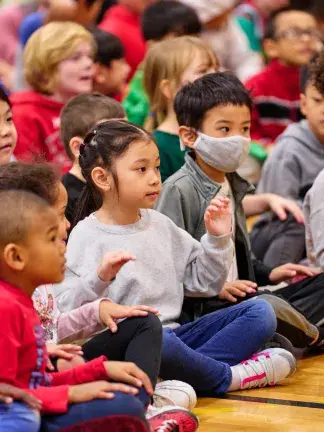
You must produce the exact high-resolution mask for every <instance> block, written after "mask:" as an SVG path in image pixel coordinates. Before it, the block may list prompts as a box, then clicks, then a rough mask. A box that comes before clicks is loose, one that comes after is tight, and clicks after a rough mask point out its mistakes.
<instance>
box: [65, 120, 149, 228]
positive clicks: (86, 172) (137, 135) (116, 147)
mask: <svg viewBox="0 0 324 432" xmlns="http://www.w3.org/2000/svg"><path fill="white" fill-rule="evenodd" d="M151 139H152V137H151V135H150V134H148V133H147V132H146V131H145V130H144V129H142V128H141V127H139V126H137V125H135V124H133V123H129V122H127V121H126V120H108V121H106V122H103V123H100V124H99V125H98V126H95V127H94V128H93V129H92V130H91V131H90V132H89V133H88V134H87V136H86V137H85V139H84V141H83V143H82V144H81V146H80V156H79V164H80V167H81V171H82V175H83V177H84V178H85V180H86V182H87V184H86V187H85V188H84V190H83V192H82V194H81V196H80V198H79V200H78V203H77V207H76V212H75V218H74V221H73V227H74V226H75V225H77V223H78V222H80V221H81V220H83V219H84V218H86V217H87V216H89V215H90V214H91V213H93V212H95V211H96V210H99V208H100V207H101V206H102V203H103V198H102V194H101V192H100V191H99V190H98V189H97V187H96V185H95V184H94V183H93V180H92V176H91V173H92V170H93V169H94V168H95V167H98V166H99V167H102V168H104V169H106V170H108V171H109V172H110V173H111V174H112V176H113V179H114V182H115V188H116V190H117V193H118V178H117V175H116V173H115V170H114V162H115V160H116V159H118V158H119V157H120V156H122V155H123V154H124V153H125V152H126V151H127V150H128V148H129V147H130V145H131V144H132V143H133V142H134V141H143V140H144V141H145V140H147V141H150V140H151Z"/></svg>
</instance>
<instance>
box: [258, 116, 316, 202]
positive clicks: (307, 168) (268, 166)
mask: <svg viewBox="0 0 324 432" xmlns="http://www.w3.org/2000/svg"><path fill="white" fill-rule="evenodd" d="M323 168H324V143H323V144H322V143H321V142H320V141H319V140H318V139H317V138H316V136H315V135H314V134H313V132H312V131H311V130H310V128H309V124H308V121H307V120H303V121H301V122H300V123H295V124H292V125H290V126H288V128H287V129H286V131H285V132H284V133H283V134H282V135H281V136H280V137H279V138H278V140H277V143H276V146H275V148H274V150H273V152H272V153H271V155H270V157H269V158H268V160H267V161H266V163H265V165H264V167H263V171H262V176H261V180H260V183H259V185H258V188H257V193H267V192H270V193H276V194H279V195H281V196H283V197H286V198H291V199H294V200H295V201H298V200H300V199H301V200H303V198H304V196H305V193H306V192H307V190H308V189H309V187H310V186H312V184H313V183H314V180H315V178H316V177H317V175H318V174H319V172H320V171H321V170H322V169H323Z"/></svg>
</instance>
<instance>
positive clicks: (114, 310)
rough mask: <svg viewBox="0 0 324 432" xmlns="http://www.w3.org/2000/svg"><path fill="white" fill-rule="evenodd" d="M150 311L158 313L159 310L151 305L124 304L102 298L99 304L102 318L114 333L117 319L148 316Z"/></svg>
mask: <svg viewBox="0 0 324 432" xmlns="http://www.w3.org/2000/svg"><path fill="white" fill-rule="evenodd" d="M149 312H152V313H153V314H155V315H156V314H158V310H157V309H155V308H152V307H150V306H143V305H139V306H122V305H119V304H116V303H113V302H110V301H107V300H104V299H103V300H101V302H100V305H99V317H100V320H101V321H102V322H103V323H104V324H106V326H107V327H108V328H109V330H110V331H111V332H112V333H116V331H117V324H116V322H115V321H116V320H119V319H123V318H130V317H138V316H147V315H148V313H149Z"/></svg>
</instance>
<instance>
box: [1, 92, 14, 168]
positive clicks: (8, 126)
mask: <svg viewBox="0 0 324 432" xmlns="http://www.w3.org/2000/svg"><path fill="white" fill-rule="evenodd" d="M16 142H17V130H16V128H15V125H14V123H13V121H12V114H11V104H10V101H9V98H8V96H7V94H6V92H5V91H4V90H3V89H1V88H0V165H5V164H7V163H8V162H10V160H11V159H12V154H13V152H14V150H15V147H16Z"/></svg>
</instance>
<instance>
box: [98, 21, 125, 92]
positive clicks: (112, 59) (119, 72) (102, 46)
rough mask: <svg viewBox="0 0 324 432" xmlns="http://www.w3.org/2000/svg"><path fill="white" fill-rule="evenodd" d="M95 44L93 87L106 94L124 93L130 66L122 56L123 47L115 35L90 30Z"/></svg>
mask: <svg viewBox="0 0 324 432" xmlns="http://www.w3.org/2000/svg"><path fill="white" fill-rule="evenodd" d="M92 35H93V36H94V38H95V41H96V44H97V51H96V56H95V59H94V62H95V64H94V76H93V89H94V91H97V92H99V93H102V94H104V95H106V96H111V97H114V96H117V95H122V94H124V93H125V89H126V83H127V78H128V74H129V72H130V67H129V66H128V64H127V63H126V60H125V57H124V47H123V44H122V43H121V41H120V40H119V39H118V37H117V36H115V35H113V34H110V33H107V32H105V31H103V30H99V29H95V30H93V31H92Z"/></svg>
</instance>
